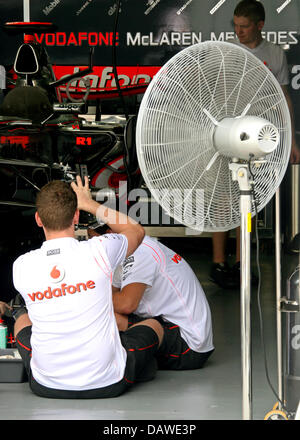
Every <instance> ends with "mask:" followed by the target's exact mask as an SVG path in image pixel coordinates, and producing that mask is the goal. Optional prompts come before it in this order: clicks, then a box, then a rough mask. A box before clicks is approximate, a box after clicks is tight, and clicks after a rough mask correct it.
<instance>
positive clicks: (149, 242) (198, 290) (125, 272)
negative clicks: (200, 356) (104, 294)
mask: <svg viewBox="0 0 300 440" xmlns="http://www.w3.org/2000/svg"><path fill="white" fill-rule="evenodd" d="M131 283H143V284H147V288H146V290H145V292H144V294H143V297H142V299H141V301H140V303H139V305H138V308H137V309H136V310H135V312H134V313H135V314H136V315H139V316H142V317H144V318H150V317H153V316H159V315H160V316H162V317H163V319H164V320H166V321H169V322H172V323H174V324H176V325H178V326H179V327H180V333H181V336H182V338H183V339H184V340H185V341H186V343H187V344H188V346H189V347H190V348H191V349H192V350H194V351H197V352H206V351H209V350H212V349H213V348H214V347H213V335H212V322H211V313H210V308H209V305H208V302H207V299H206V297H205V294H204V292H203V289H202V287H201V285H200V283H199V281H198V279H197V277H196V275H195V274H194V272H193V270H192V269H191V267H190V266H189V265H188V263H187V262H186V261H185V260H184V259H183V258H182V257H180V256H179V255H178V254H176V253H175V252H174V251H172V250H171V249H169V248H167V247H166V246H164V245H163V244H162V243H159V242H158V241H157V240H155V239H153V238H150V237H147V236H146V237H145V238H144V240H143V242H142V244H141V245H140V246H139V247H138V248H137V249H136V251H135V252H134V253H133V254H132V255H130V256H129V257H128V258H126V260H125V261H124V262H123V263H122V265H121V266H119V267H118V268H117V270H116V271H115V272H114V276H113V285H114V286H115V287H118V288H121V289H122V288H123V287H125V286H127V285H128V284H131Z"/></svg>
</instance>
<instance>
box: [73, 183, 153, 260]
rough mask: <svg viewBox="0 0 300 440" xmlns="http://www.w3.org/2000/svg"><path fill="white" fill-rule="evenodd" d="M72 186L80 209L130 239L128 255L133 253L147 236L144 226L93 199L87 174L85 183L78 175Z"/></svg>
mask: <svg viewBox="0 0 300 440" xmlns="http://www.w3.org/2000/svg"><path fill="white" fill-rule="evenodd" d="M71 186H72V188H73V190H74V192H75V193H76V195H77V202H78V209H81V210H83V211H86V212H89V213H91V214H93V215H95V216H96V217H97V219H100V220H101V221H103V222H104V223H106V224H107V225H108V226H109V227H110V229H111V230H112V232H115V233H116V234H123V235H125V236H126V237H127V240H128V249H127V254H126V257H128V256H129V255H131V254H132V253H133V252H134V251H135V250H136V248H137V247H138V246H139V245H140V244H141V242H142V241H143V238H144V236H145V230H144V228H143V227H142V226H141V225H140V224H138V223H137V222H136V221H134V220H133V219H132V218H130V217H127V215H126V214H123V213H121V212H118V211H115V210H114V209H111V208H108V207H107V206H104V205H101V204H100V203H98V202H96V201H95V200H93V199H92V198H91V195H90V190H89V181H88V178H87V176H85V182H84V185H83V184H82V180H81V177H80V176H76V183H75V182H72V183H71Z"/></svg>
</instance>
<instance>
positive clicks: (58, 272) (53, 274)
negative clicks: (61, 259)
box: [50, 264, 65, 283]
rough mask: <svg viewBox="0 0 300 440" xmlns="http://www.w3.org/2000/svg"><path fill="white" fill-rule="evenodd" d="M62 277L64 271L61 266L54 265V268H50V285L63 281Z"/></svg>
mask: <svg viewBox="0 0 300 440" xmlns="http://www.w3.org/2000/svg"><path fill="white" fill-rule="evenodd" d="M64 277H65V269H64V268H63V267H62V265H61V264H55V265H54V266H51V270H50V281H51V282H52V283H59V282H60V281H62V280H63V279H64Z"/></svg>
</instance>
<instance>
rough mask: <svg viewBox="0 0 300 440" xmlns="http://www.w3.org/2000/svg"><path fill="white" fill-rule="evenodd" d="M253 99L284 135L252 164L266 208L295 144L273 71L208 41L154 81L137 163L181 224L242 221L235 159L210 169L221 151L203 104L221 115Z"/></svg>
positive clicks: (229, 225)
mask: <svg viewBox="0 0 300 440" xmlns="http://www.w3.org/2000/svg"><path fill="white" fill-rule="evenodd" d="M248 104H250V108H249V110H248V112H247V115H253V116H258V117H261V118H264V119H266V120H268V121H269V122H270V123H271V124H273V125H275V127H276V128H277V129H278V131H279V136H280V141H279V146H278V147H277V149H276V150H275V151H274V152H273V153H271V154H269V155H268V156H267V157H266V160H265V162H264V163H262V164H260V166H259V167H256V166H253V167H252V171H253V175H254V180H255V196H256V201H257V209H258V211H260V210H261V209H263V207H264V206H265V205H266V204H267V203H268V202H269V201H270V199H271V198H272V196H273V195H274V193H275V191H276V189H277V187H278V186H279V185H280V182H281V180H282V178H283V176H284V174H285V171H286V168H287V165H288V161H289V156H290V146H291V123H290V114H289V110H288V106H287V103H286V100H285V97H284V94H283V91H282V89H281V87H280V85H279V83H278V82H277V80H276V79H275V77H274V76H273V74H272V73H271V72H270V71H269V69H268V68H267V67H266V66H265V65H264V64H263V63H262V62H261V61H260V60H259V59H258V58H256V57H255V56H254V55H253V54H251V53H250V52H249V51H247V50H245V49H243V48H241V47H240V46H238V45H236V44H232V43H225V42H215V41H214V42H212V41H207V42H204V43H199V44H195V45H193V46H189V47H188V48H186V49H184V50H182V51H181V52H179V53H178V54H177V55H175V56H174V57H173V58H171V59H170V60H169V61H168V62H167V63H166V64H165V65H164V66H163V67H162V68H161V69H160V70H159V72H158V73H157V74H156V75H155V77H154V79H153V81H152V82H151V83H150V85H149V86H148V88H147V90H146V93H145V95H144V97H143V100H142V103H141V106H140V110H139V114H138V120H137V133H136V143H137V155H138V161H139V165H140V169H141V172H142V175H143V177H144V180H145V183H146V185H147V186H148V188H149V190H150V191H151V194H152V195H153V197H154V198H155V200H156V201H157V202H158V203H159V204H160V205H161V206H162V208H163V209H164V211H165V212H166V213H167V214H168V215H169V216H171V217H173V218H175V219H176V220H177V221H178V222H179V223H181V224H184V225H186V226H188V227H190V228H192V229H196V230H198V231H208V232H209V231H226V230H229V229H233V228H235V227H237V226H239V224H240V211H239V203H240V191H239V187H238V183H237V182H234V181H233V180H232V175H231V172H230V170H229V163H230V162H231V159H230V158H227V157H225V156H222V155H220V156H219V157H217V159H216V160H215V161H214V162H213V165H212V166H211V168H210V169H209V170H206V167H207V165H208V164H209V163H210V162H211V160H212V158H213V156H214V155H215V153H216V149H215V147H214V142H213V133H214V130H215V125H214V123H213V122H212V120H211V118H210V117H208V116H207V114H206V113H205V112H203V109H206V110H207V111H208V112H209V114H210V115H211V116H212V117H213V118H214V119H215V120H216V121H221V120H222V119H223V118H225V117H236V116H240V115H241V114H242V112H243V111H244V110H245V108H246V106H247V105H248ZM262 135H263V134H262ZM252 208H253V209H252V215H253V214H254V212H255V208H254V206H253V207H252Z"/></svg>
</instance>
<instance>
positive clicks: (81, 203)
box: [71, 176, 92, 211]
mask: <svg viewBox="0 0 300 440" xmlns="http://www.w3.org/2000/svg"><path fill="white" fill-rule="evenodd" d="M71 187H72V188H73V191H74V192H75V193H76V195H77V207H78V209H81V210H84V211H86V210H88V209H87V206H88V204H89V202H90V200H92V196H91V192H90V189H89V179H88V177H87V176H85V177H84V185H83V184H82V180H81V177H80V176H76V182H72V183H71Z"/></svg>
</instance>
